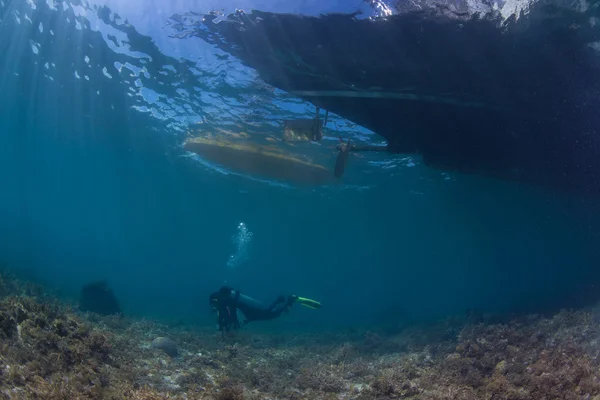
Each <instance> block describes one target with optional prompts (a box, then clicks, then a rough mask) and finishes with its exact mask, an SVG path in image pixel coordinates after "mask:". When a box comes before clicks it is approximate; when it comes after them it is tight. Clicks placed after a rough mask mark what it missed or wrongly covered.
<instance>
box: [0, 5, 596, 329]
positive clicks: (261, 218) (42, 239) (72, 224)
mask: <svg viewBox="0 0 600 400" xmlns="http://www.w3.org/2000/svg"><path fill="white" fill-rule="evenodd" d="M31 4H33V3H28V2H17V1H14V2H8V3H7V2H5V3H4V4H3V5H2V7H1V8H0V10H1V11H0V19H1V21H2V22H1V25H0V33H1V36H0V37H1V38H2V39H1V40H0V50H1V51H0V79H1V80H0V88H1V91H2V96H1V99H0V132H1V133H0V187H1V188H2V191H1V192H0V260H5V261H6V262H7V263H8V264H9V265H10V266H11V267H12V268H15V269H17V270H20V271H23V272H24V273H27V274H29V275H31V276H35V277H36V278H38V279H41V280H43V281H44V282H46V284H48V285H49V286H50V287H52V288H53V289H56V290H60V291H61V292H62V294H63V295H64V296H65V297H67V298H72V299H76V298H77V296H78V293H79V289H80V287H81V285H83V284H85V283H87V282H89V281H91V280H96V279H106V280H107V281H108V282H109V284H110V285H111V286H112V287H113V288H114V290H115V293H116V295H117V296H118V298H119V299H120V301H121V303H122V307H123V309H124V311H125V313H127V314H129V315H140V316H146V317H152V318H160V319H165V320H168V321H175V320H180V319H181V320H184V321H186V322H189V323H193V324H200V325H206V324H211V323H212V322H211V319H210V315H209V313H208V306H207V296H208V294H209V293H210V292H212V291H214V290H216V289H217V288H218V287H219V286H220V285H222V284H223V283H224V282H227V283H228V284H230V285H233V286H235V287H237V288H239V289H241V290H242V291H244V292H245V293H248V294H250V295H252V296H256V297H258V298H261V299H264V300H266V301H268V300H270V299H271V298H273V297H275V296H276V295H278V294H280V293H292V292H293V293H297V294H299V295H302V296H307V297H311V298H315V299H318V300H320V301H322V303H323V304H324V308H323V309H321V310H319V311H318V312H314V311H311V310H304V309H294V310H293V312H292V314H291V315H290V316H285V317H284V318H282V320H279V321H277V322H269V326H281V327H291V328H294V329H300V328H301V327H302V328H306V327H310V328H316V329H325V328H330V327H340V326H356V325H374V324H378V323H381V322H390V321H391V322H397V323H402V322H404V321H412V320H415V319H419V320H420V319H435V318H440V317H444V316H448V315H453V314H462V313H464V312H465V311H466V310H467V309H469V308H477V309H481V310H483V311H488V312H506V311H511V310H520V309H527V310H533V311H539V310H544V309H545V308H546V306H547V307H556V306H557V305H558V306H562V305H568V304H570V303H569V301H570V298H569V297H567V295H566V294H565V293H571V292H572V291H579V292H581V291H580V290H579V288H581V287H582V286H585V285H588V284H590V283H594V282H598V281H599V278H600V273H599V272H598V271H597V270H598V268H597V266H598V261H599V260H600V252H599V250H598V246H597V243H598V239H599V235H598V232H600V231H599V229H598V228H599V227H600V225H599V224H600V220H599V218H598V208H597V199H582V198H578V197H574V196H568V195H566V194H561V193H559V192H555V191H550V190H546V189H540V188H536V187H533V186H528V185H523V184H516V183H510V182H502V181H496V180H493V179H489V178H480V177H476V176H469V175H460V174H452V173H445V172H444V171H441V170H434V169H430V168H427V167H425V166H423V165H422V163H421V162H420V160H419V158H418V157H414V156H412V157H410V158H407V157H405V156H390V155H367V156H365V157H364V158H358V157H356V158H354V159H353V160H352V162H353V168H352V169H351V170H350V171H349V173H348V175H347V176H346V177H345V178H344V183H340V184H336V185H332V186H327V187H294V186H293V185H289V184H288V185H281V184H275V183H273V182H265V181H264V180H257V179H251V177H246V176H239V175H237V174H233V173H228V172H227V171H223V170H222V169H220V168H210V167H207V166H206V165H204V164H202V163H199V162H198V161H196V160H194V159H193V158H190V157H188V155H187V154H186V153H185V152H184V151H183V150H182V149H181V143H182V141H183V139H184V136H185V133H186V131H187V129H188V128H189V127H190V126H193V127H194V129H198V130H200V132H205V133H210V132H213V131H215V130H216V129H228V130H234V131H236V130H237V131H251V132H254V134H255V135H256V136H257V138H261V137H263V138H264V137H265V136H267V135H272V136H276V135H278V134H280V130H281V128H280V127H279V126H278V125H277V124H278V121H280V120H282V119H286V118H290V117H299V116H300V117H305V118H308V117H310V116H312V112H313V110H312V108H311V107H310V106H309V105H308V104H305V103H303V102H301V101H299V100H297V99H294V98H292V97H291V96H287V95H286V94H285V93H280V92H278V91H275V93H270V92H267V93H265V91H264V90H261V89H256V88H255V87H253V86H252V84H253V82H254V80H255V77H256V75H255V74H254V73H253V71H250V70H248V69H245V68H243V67H241V65H240V64H239V63H238V62H237V61H236V60H234V59H232V58H231V57H228V56H224V55H221V54H220V53H219V52H218V51H216V50H212V53H211V49H210V48H207V47H206V46H203V45H201V44H198V45H197V46H198V48H196V49H195V51H197V52H198V59H197V61H196V62H193V61H190V60H189V58H188V59H187V61H182V60H180V59H178V58H173V57H172V55H166V54H164V53H163V52H162V51H161V50H159V48H158V47H157V46H156V45H155V44H154V43H153V42H152V40H151V39H150V38H148V37H145V36H143V35H141V34H139V33H137V32H136V30H135V26H127V25H124V24H123V23H122V20H119V19H115V16H114V14H112V12H111V11H110V10H108V9H106V8H101V9H94V7H91V6H89V7H88V6H74V7H73V6H70V5H69V3H68V2H65V3H57V5H58V6H57V7H56V9H51V8H50V7H49V6H48V5H47V3H46V2H35V9H34V8H32V6H31ZM63 5H64V6H63ZM115 21H116V22H115ZM165 29H167V28H165ZM51 32H52V33H51ZM113 39H114V41H113ZM163 39H164V38H163ZM164 40H165V41H166V40H167V39H164ZM115 43H117V44H118V46H116V45H115ZM192 47H193V46H192ZM188 50H189V49H188ZM189 51H192V50H189ZM165 52H167V50H165ZM127 63H130V65H131V66H132V67H131V68H127V67H123V68H120V67H121V66H122V65H127ZM166 65H170V66H172V67H164V66H166ZM257 115H258V116H257ZM252 116H254V117H253V118H251V117H252ZM333 118H334V120H335V121H336V122H337V123H338V127H342V126H343V125H345V128H344V129H342V134H343V135H346V137H349V136H350V135H355V136H358V135H360V136H361V137H363V138H365V137H366V138H368V140H370V141H372V142H380V141H381V140H380V139H378V138H377V137H376V136H375V135H373V134H371V133H370V132H366V131H364V130H357V128H354V127H352V126H351V124H349V123H348V122H347V121H342V120H341V119H339V118H337V119H336V117H335V116H334V117H333ZM197 122H201V123H200V124H197ZM257 140H259V139H257ZM335 140H337V139H335V138H330V141H329V142H327V141H325V142H324V144H323V145H321V146H314V147H315V148H314V149H310V148H309V149H308V150H307V151H309V153H310V152H312V153H310V154H312V155H314V157H315V158H317V159H319V160H320V161H322V162H323V163H325V164H327V163H329V164H327V165H331V166H333V162H334V152H333V151H332V150H331V149H330V148H329V147H333V145H334V144H335ZM327 146H329V147H327ZM240 223H244V224H245V225H246V227H247V229H248V231H249V232H251V233H252V236H251V238H250V240H249V241H248V242H247V243H246V244H243V246H242V247H243V248H242V249H241V250H240V242H239V240H238V241H236V240H235V238H236V237H237V235H238V234H239V231H238V226H239V224H240ZM240 251H242V252H243V253H244V254H242V257H240V258H239V259H236V262H235V263H231V262H230V263H229V265H228V261H229V260H230V259H231V257H232V256H233V257H235V256H236V254H238V253H239V252H240ZM562 300H564V301H562Z"/></svg>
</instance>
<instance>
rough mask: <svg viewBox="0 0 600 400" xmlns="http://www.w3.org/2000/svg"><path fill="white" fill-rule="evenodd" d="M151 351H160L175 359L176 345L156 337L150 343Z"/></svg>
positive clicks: (163, 338) (171, 341)
mask: <svg viewBox="0 0 600 400" xmlns="http://www.w3.org/2000/svg"><path fill="white" fill-rule="evenodd" d="M151 347H152V348H153V349H160V350H162V351H164V352H165V353H167V355H168V356H169V357H177V354H178V351H177V344H176V343H175V342H174V341H173V340H171V339H169V338H167V337H157V338H156V339H154V340H153V341H152V345H151Z"/></svg>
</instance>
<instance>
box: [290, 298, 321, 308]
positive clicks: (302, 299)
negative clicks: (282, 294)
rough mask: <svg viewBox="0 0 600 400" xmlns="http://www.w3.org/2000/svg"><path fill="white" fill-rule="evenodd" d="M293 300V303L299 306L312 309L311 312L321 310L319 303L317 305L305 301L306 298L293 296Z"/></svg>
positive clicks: (312, 301) (313, 301)
mask: <svg viewBox="0 0 600 400" xmlns="http://www.w3.org/2000/svg"><path fill="white" fill-rule="evenodd" d="M294 300H295V303H298V304H301V305H303V306H306V307H308V308H312V309H313V310H316V309H318V308H321V303H319V302H318V301H316V300H312V299H307V298H306V297H299V296H294Z"/></svg>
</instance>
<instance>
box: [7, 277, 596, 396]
mask: <svg viewBox="0 0 600 400" xmlns="http://www.w3.org/2000/svg"><path fill="white" fill-rule="evenodd" d="M45 293H46V292H45V291H44V289H43V288H40V287H37V286H36V285H33V284H29V283H24V282H20V281H18V280H17V279H16V278H14V277H11V276H10V275H9V274H7V273H2V274H1V275H0V349H1V350H0V399H48V400H52V399H74V400H76V399H132V400H142V399H144V400H145V399H147V400H151V399H152V400H154V399H217V400H227V399H230V400H237V399H240V400H241V399H246V400H254V399H273V400H274V399H356V400H359V399H360V400H367V399H432V400H433V399H436V400H437V399H439V400H441V399H448V400H450V399H459V400H460V399H462V400H470V399H490V400H492V399H511V400H529V399H532V400H533V399H573V400H575V399H578V400H579V399H589V400H600V363H599V355H600V346H599V343H600V342H599V340H600V329H599V325H598V317H597V316H596V315H595V313H594V310H563V311H561V312H559V313H557V314H555V315H552V316H540V315H529V316H520V317H514V318H512V319H509V320H506V321H502V323H489V322H486V323H484V322H477V323H474V322H468V320H465V319H463V318H450V319H447V320H444V321H439V322H438V323H435V324H429V325H427V326H414V327H408V328H405V329H402V330H400V331H399V332H396V333H394V334H385V333H382V332H378V331H377V330H376V329H375V328H374V329H373V330H372V331H360V330H354V331H351V332H327V333H321V334H316V333H315V334H309V333H304V334H294V333H293V332H290V333H278V334H273V333H258V334H257V333H252V334H249V333H248V332H239V333H237V334H236V335H234V336H229V337H226V338H225V339H223V338H222V337H221V335H220V334H219V333H218V332H215V331H214V330H204V329H200V328H197V327H196V328H193V327H185V326H178V327H169V326H167V325H164V324H160V323H158V322H156V321H151V320H147V319H134V318H127V317H123V316H119V315H110V316H101V315H97V314H91V313H82V312H81V311H79V310H78V309H77V307H75V306H74V305H73V304H69V303H68V302H63V301H59V300H58V299H57V298H55V297H53V296H51V295H48V294H45ZM167 336H168V337H169V338H171V339H172V340H173V342H174V343H176V344H177V348H178V354H177V356H175V357H172V356H169V355H168V354H166V353H165V352H164V351H161V350H160V349H157V348H155V346H153V345H152V341H153V340H154V339H155V338H156V337H167Z"/></svg>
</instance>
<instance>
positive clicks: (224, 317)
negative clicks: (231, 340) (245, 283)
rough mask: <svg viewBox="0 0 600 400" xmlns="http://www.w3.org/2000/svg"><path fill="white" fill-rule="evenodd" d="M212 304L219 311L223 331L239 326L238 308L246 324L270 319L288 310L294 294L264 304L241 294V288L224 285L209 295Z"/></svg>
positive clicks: (220, 327) (219, 321) (219, 322)
mask: <svg viewBox="0 0 600 400" xmlns="http://www.w3.org/2000/svg"><path fill="white" fill-rule="evenodd" d="M209 302H210V304H211V305H212V306H213V307H214V308H215V309H216V310H217V312H218V313H219V317H218V324H219V329H220V330H221V331H223V330H225V331H229V330H230V329H231V328H239V327H240V323H239V320H238V317H237V310H240V311H241V312H242V313H243V314H244V317H245V318H246V319H245V320H244V322H243V323H244V324H247V323H248V322H251V321H259V320H263V321H264V320H270V319H274V318H277V317H279V316H280V315H281V313H282V312H284V311H288V309H289V307H290V306H291V305H292V303H293V296H279V297H278V298H277V299H275V301H274V302H273V303H271V304H270V305H267V304H264V303H262V302H260V301H258V300H256V299H253V298H252V297H249V296H246V295H244V294H241V293H240V292H239V290H233V289H232V288H229V287H226V286H223V287H222V288H221V289H220V290H219V291H218V292H215V293H212V294H211V295H210V296H209Z"/></svg>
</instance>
